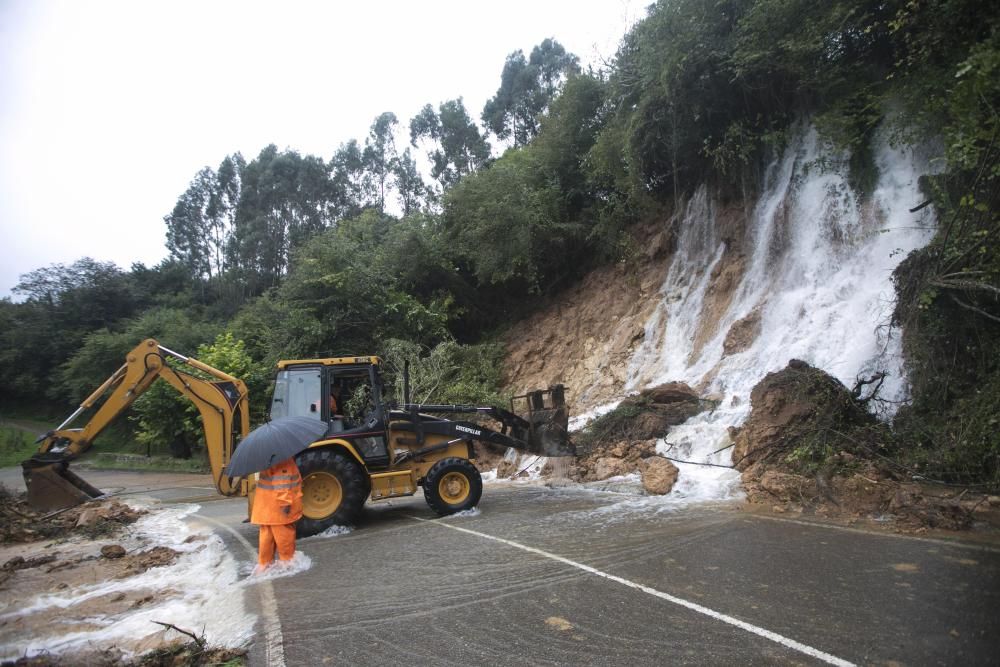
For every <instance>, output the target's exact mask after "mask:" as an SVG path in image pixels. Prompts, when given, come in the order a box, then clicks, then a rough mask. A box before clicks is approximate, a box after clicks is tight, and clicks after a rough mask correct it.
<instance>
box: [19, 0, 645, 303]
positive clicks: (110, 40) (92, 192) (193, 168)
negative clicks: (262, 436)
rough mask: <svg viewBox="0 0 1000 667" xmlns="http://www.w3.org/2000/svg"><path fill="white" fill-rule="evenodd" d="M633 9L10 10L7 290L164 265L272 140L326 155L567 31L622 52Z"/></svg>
mask: <svg viewBox="0 0 1000 667" xmlns="http://www.w3.org/2000/svg"><path fill="white" fill-rule="evenodd" d="M645 4H646V3H645V2H634V1H631V0H603V1H597V0H586V1H585V0H533V1H525V0H502V1H500V2H478V1H473V0H466V1H455V2H451V1H431V0H426V1H424V2H419V1H413V2H406V1H403V0H400V1H398V2H396V1H388V0H384V1H375V0H367V1H366V2H359V1H351V2H336V1H335V0H329V1H326V2H296V1H284V2H277V1H275V2H251V1H247V0H239V1H235V0H234V1H218V0H214V1H209V0H199V1H187V0H169V1H167V0H161V1H158V2H152V1H151V2H145V1H141V0H128V1H125V0H121V1H110V0H108V1H89V0H88V1H83V0H70V1H66V2H57V1H47V0H0V297H3V296H7V295H9V294H10V289H11V288H12V287H13V286H14V285H15V284H16V283H17V280H18V276H19V275H21V274H23V273H26V272H28V271H31V270H33V269H36V268H40V267H43V266H48V265H50V264H53V263H56V262H61V263H70V262H72V261H74V260H76V259H79V258H81V257H85V256H89V257H94V258H95V259H99V260H105V261H107V260H110V261H114V262H116V263H117V264H118V265H119V266H121V267H122V268H124V269H128V268H129V266H130V265H131V264H132V262H136V261H138V262H144V263H146V264H147V265H153V264H156V263H157V262H159V261H160V260H161V259H163V258H164V257H165V255H166V251H165V248H164V234H165V226H164V224H163V216H164V215H166V214H167V213H169V212H170V210H171V209H172V208H173V205H174V202H175V201H176V199H177V197H178V196H179V195H180V194H181V193H183V191H184V190H185V189H186V188H187V186H188V183H189V182H190V181H191V179H192V177H193V176H194V175H195V173H196V172H197V171H198V170H199V169H200V168H202V167H204V166H211V167H213V168H214V167H216V166H218V164H219V162H220V161H221V160H222V158H223V157H224V156H225V155H227V154H229V153H233V152H235V151H241V152H242V153H243V155H244V156H245V157H247V159H252V158H253V157H254V156H256V155H257V153H258V152H259V151H260V149H261V148H263V147H264V146H266V145H267V144H270V143H274V144H277V146H278V147H279V148H291V149H294V150H297V151H299V152H301V153H310V154H313V155H318V156H321V157H323V158H324V159H329V158H330V157H331V156H332V154H333V152H334V150H335V149H336V148H337V146H338V145H339V144H340V143H342V142H344V141H347V140H349V139H352V138H356V139H359V140H362V139H363V138H364V137H365V135H366V134H367V132H368V127H369V126H370V125H371V122H372V120H373V119H374V118H375V116H377V115H378V114H379V113H382V112H383V111H392V112H394V113H395V114H396V115H397V116H398V117H399V119H400V121H401V125H405V124H407V123H408V122H409V119H410V118H411V117H413V115H414V114H415V113H416V112H417V111H418V110H419V109H420V108H421V107H422V106H423V105H424V104H427V103H432V104H434V105H437V104H438V103H440V102H442V101H444V100H446V99H452V98H455V97H459V96H462V97H464V98H465V104H466V107H467V108H468V109H469V112H470V114H471V115H472V116H473V117H474V118H476V119H478V117H479V114H480V112H481V110H482V107H483V104H484V103H485V102H486V100H487V99H488V98H490V97H492V96H493V94H494V93H495V92H496V89H497V87H498V86H499V82H500V72H501V69H502V68H503V63H504V59H505V58H506V56H507V54H508V53H510V52H511V51H514V50H516V49H523V50H524V51H525V53H526V54H527V53H529V52H530V50H531V48H532V47H533V46H535V45H536V44H538V43H539V42H541V41H542V40H543V39H545V38H546V37H554V38H555V39H557V40H558V41H559V42H561V43H562V44H563V46H565V47H566V49H567V50H568V51H571V52H573V53H576V54H577V55H578V56H580V58H581V61H582V62H583V63H584V64H588V63H596V64H600V62H601V60H602V59H607V58H610V57H611V56H612V55H613V54H614V51H615V49H616V47H617V45H618V41H619V39H620V38H621V37H622V35H624V33H625V31H626V29H627V28H628V27H629V26H630V25H631V24H632V23H633V22H634V21H635V20H636V19H637V18H639V17H640V15H641V14H642V13H643V12H644V9H643V8H644V6H645Z"/></svg>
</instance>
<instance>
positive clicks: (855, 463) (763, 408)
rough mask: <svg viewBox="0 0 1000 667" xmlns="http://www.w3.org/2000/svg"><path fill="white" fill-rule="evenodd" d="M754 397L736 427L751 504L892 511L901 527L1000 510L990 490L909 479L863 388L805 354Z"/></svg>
mask: <svg viewBox="0 0 1000 667" xmlns="http://www.w3.org/2000/svg"><path fill="white" fill-rule="evenodd" d="M859 386H860V385H859ZM750 403H751V411H750V415H749V417H748V418H747V420H746V422H745V423H744V424H743V426H742V427H740V428H739V429H735V430H734V433H733V434H732V435H733V440H734V450H733V462H734V465H735V467H736V468H737V469H738V470H739V471H740V472H741V473H742V479H743V487H744V489H745V491H746V494H747V501H748V502H749V503H751V504H755V505H760V506H765V507H770V508H771V509H773V510H775V511H778V512H788V511H795V512H806V513H814V514H817V515H821V516H830V517H841V518H843V517H847V518H851V519H862V518H869V519H876V520H878V521H880V522H887V521H891V522H892V523H893V525H895V526H896V527H897V528H900V529H904V530H923V529H926V528H928V527H930V528H944V529H949V530H958V529H965V528H968V527H970V526H971V525H972V524H973V522H974V521H976V520H977V519H980V518H986V513H989V512H994V511H995V509H994V508H995V506H994V504H993V503H992V502H990V501H991V500H992V499H991V498H987V497H985V496H980V495H975V494H974V496H975V497H974V496H973V495H969V494H968V493H965V492H961V491H955V490H949V489H942V488H940V487H937V488H935V487H933V486H931V485H927V484H917V483H915V482H913V481H912V480H911V479H909V476H908V475H906V474H905V471H903V470H902V469H901V468H900V467H899V466H898V465H896V464H894V463H893V460H892V457H891V454H892V452H893V450H894V448H895V446H896V445H895V443H894V441H893V435H892V433H891V432H890V430H889V428H888V426H886V425H885V424H883V423H881V422H879V421H878V420H877V419H876V418H875V417H874V416H873V415H872V414H871V413H870V412H869V411H868V409H867V406H866V401H865V400H864V399H862V398H860V396H859V392H858V391H857V390H854V391H852V390H850V389H848V388H847V387H846V386H844V385H843V384H842V383H841V382H840V381H838V380H837V379H836V378H834V377H832V376H830V375H829V374H827V373H826V372H824V371H822V370H820V369H818V368H814V367H812V366H810V365H809V364H807V363H805V362H804V361H799V360H796V359H793V360H792V361H790V362H789V363H788V366H787V367H786V368H784V369H782V370H780V371H777V372H774V373H769V374H768V375H767V376H766V377H764V379H763V380H761V381H760V383H758V384H757V386H756V387H754V389H753V391H752V392H751V394H750Z"/></svg>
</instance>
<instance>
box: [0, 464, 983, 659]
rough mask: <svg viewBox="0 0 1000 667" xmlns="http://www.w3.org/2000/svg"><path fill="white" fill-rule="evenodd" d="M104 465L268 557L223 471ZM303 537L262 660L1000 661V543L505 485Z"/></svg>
mask: <svg viewBox="0 0 1000 667" xmlns="http://www.w3.org/2000/svg"><path fill="white" fill-rule="evenodd" d="M3 472H4V473H6V471H3ZM6 477H7V475H5V474H0V481H7V480H6ZM86 477H87V479H88V480H89V481H92V482H94V483H95V484H97V485H99V486H104V487H105V488H114V487H118V488H120V489H122V491H123V492H125V493H131V492H139V493H140V494H142V495H152V496H154V497H158V498H160V499H161V500H163V501H164V502H168V503H169V502H197V503H200V504H201V510H200V511H199V513H198V516H196V517H193V518H192V520H195V521H203V522H206V523H208V524H210V525H212V526H213V527H214V528H215V529H216V530H217V531H218V532H219V534H220V535H222V537H223V538H224V539H225V540H226V541H227V543H228V544H230V545H231V547H232V548H233V549H234V550H238V551H240V552H241V553H242V555H241V556H240V558H242V559H244V560H250V559H251V557H252V549H253V545H255V544H256V529H255V527H253V526H251V525H248V524H243V523H241V520H242V518H243V517H245V501H242V500H220V499H219V498H218V497H217V496H215V495H214V492H213V491H212V489H211V487H210V485H209V484H208V480H207V479H206V478H204V477H199V476H192V475H138V474H134V473H98V472H90V473H87V475H86ZM8 483H9V482H8ZM298 546H299V549H300V550H301V551H302V552H304V553H305V554H306V555H308V556H309V557H310V558H311V560H312V566H311V568H310V569H308V570H307V571H304V572H299V573H298V574H295V575H293V576H289V577H284V578H280V579H275V580H273V581H271V582H269V583H268V584H267V585H261V586H260V587H259V592H260V595H259V600H258V599H256V598H253V597H251V598H250V599H251V601H252V602H253V604H255V605H259V608H258V609H257V610H256V611H257V612H258V613H259V614H260V616H261V622H260V626H261V627H260V628H259V634H258V641H257V642H256V643H255V644H254V646H253V648H252V650H251V664H252V665H267V664H281V663H282V662H283V663H284V664H287V665H324V664H350V665H507V664H510V665H514V664H517V665H523V664H529V665H535V664H537V665H664V664H713V665H715V664H740V665H744V664H768V665H770V664H846V663H854V664H884V665H890V664H892V665H896V664H906V665H938V664H943V665H974V664H983V665H986V664H994V665H995V664H998V662H1000V616H998V610H1000V550H997V549H992V548H989V547H983V546H979V545H975V544H970V543H961V542H952V541H945V540H933V539H922V538H912V537H900V536H895V535H891V534H883V533H871V532H863V531H857V530H851V529H844V528H840V527H836V526H824V525H812V524H805V523H800V522H795V521H788V520H778V519H774V518H767V517H760V516H754V515H748V514H745V513H743V512H740V511H738V510H736V509H735V508H734V506H721V507H706V506H699V507H686V508H678V507H673V508H671V507H670V506H667V505H664V504H662V503H659V504H656V503H651V502H648V501H642V500H637V499H634V498H629V497H627V496H622V495H618V494H608V493H595V492H591V491H583V490H580V489H578V488H564V489H549V488H546V487H541V486H526V485H516V486H515V485H487V487H486V489H485V491H484V494H483V500H482V501H481V503H480V506H479V508H478V511H477V513H475V514H474V515H472V516H456V517H449V518H446V519H438V518H437V517H436V515H434V514H433V513H432V512H431V511H430V510H429V509H428V508H427V506H426V505H425V504H424V502H423V500H422V498H420V497H419V496H415V497H413V498H408V499H402V500H394V501H390V502H389V503H386V502H383V503H378V504H373V505H369V506H368V509H367V511H366V514H365V517H364V519H363V522H362V523H361V524H360V525H358V526H357V527H356V528H355V530H354V531H353V532H351V533H349V534H346V535H340V536H337V537H331V538H309V539H306V540H301V541H300V542H299V545H298ZM275 617H276V618H277V619H278V621H279V622H277V623H275V622H274V619H275Z"/></svg>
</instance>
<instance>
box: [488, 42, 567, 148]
mask: <svg viewBox="0 0 1000 667" xmlns="http://www.w3.org/2000/svg"><path fill="white" fill-rule="evenodd" d="M579 69H580V67H579V59H578V58H577V57H576V56H575V55H573V54H571V53H567V52H566V49H565V48H563V46H562V45H561V44H560V43H559V42H557V41H555V40H554V39H546V40H545V41H543V42H542V43H541V44H539V45H538V46H536V47H535V48H534V49H532V51H531V57H530V58H525V56H524V52H523V51H521V50H517V51H514V52H513V53H511V54H510V55H508V56H507V60H506V62H504V67H503V71H502V72H501V74H500V87H499V88H498V89H497V92H496V95H494V96H493V97H492V98H490V100H488V101H487V102H486V105H485V106H484V107H483V113H482V120H483V123H484V124H485V125H486V127H488V128H489V129H490V131H492V132H493V134H495V135H496V136H497V137H499V138H500V139H505V140H511V141H512V142H513V144H514V146H524V145H525V144H527V143H528V142H529V141H530V140H531V139H533V138H534V137H535V136H536V135H537V134H538V123H539V117H540V116H541V115H542V114H543V113H544V112H545V110H546V109H547V108H548V106H549V104H550V103H551V102H552V100H553V99H555V97H556V95H557V93H558V92H559V89H560V87H561V84H562V83H563V82H564V81H565V80H566V78H567V77H568V76H570V75H572V74H575V73H577V72H579Z"/></svg>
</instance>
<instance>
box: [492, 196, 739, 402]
mask: <svg viewBox="0 0 1000 667" xmlns="http://www.w3.org/2000/svg"><path fill="white" fill-rule="evenodd" d="M717 216H718V217H717V224H718V225H719V228H720V231H721V234H722V235H723V236H724V237H725V239H726V240H727V241H730V242H729V243H727V247H728V248H733V250H732V251H727V252H726V253H725V255H724V256H723V258H722V261H720V262H719V263H718V264H717V265H716V266H715V270H714V271H713V275H712V276H711V287H710V289H709V293H708V294H706V299H705V307H704V311H703V316H702V318H701V320H700V324H699V332H698V337H699V339H701V340H705V339H708V338H710V337H711V336H713V335H715V333H716V328H717V326H718V323H719V318H720V316H721V315H722V313H724V312H725V311H726V309H727V307H728V305H729V303H730V301H731V299H732V297H733V293H734V290H735V288H736V286H737V285H739V282H740V278H741V277H742V272H743V267H744V261H743V253H742V250H741V249H740V244H739V243H736V242H732V241H733V240H735V239H739V238H740V237H741V236H742V230H743V226H744V224H745V219H746V216H745V213H744V211H743V210H742V209H740V208H737V207H733V208H729V209H725V210H722V211H719V212H717ZM676 226H677V221H676V218H669V219H667V220H665V221H660V222H652V223H646V224H643V225H638V226H636V227H635V228H634V229H633V230H632V239H633V247H634V248H635V253H634V255H633V256H632V257H631V258H630V259H629V260H628V261H623V262H618V263H616V264H613V265H610V266H603V267H600V268H598V269H595V270H594V271H592V272H591V273H590V274H588V275H587V276H586V277H585V278H584V279H583V280H582V281H580V282H579V283H577V284H576V285H574V286H573V287H570V288H569V289H567V290H565V291H564V292H562V293H561V294H558V295H556V296H554V297H553V298H552V299H551V301H550V302H549V304H548V306H547V307H545V308H543V309H541V310H540V311H539V312H537V313H535V314H534V315H533V316H531V317H529V318H528V319H526V320H525V321H523V322H521V323H519V324H518V325H517V326H515V327H513V328H512V330H511V331H510V332H509V333H508V334H507V335H506V336H505V338H504V343H505V345H506V348H507V359H506V362H505V365H504V382H505V384H506V385H507V386H508V387H509V388H511V389H512V390H514V391H516V392H522V391H526V390H529V389H536V388H543V387H547V386H549V385H551V384H555V383H559V382H561V383H563V384H564V385H566V388H567V400H568V401H569V404H570V410H571V413H572V414H574V415H578V414H581V413H583V412H586V411H588V410H590V409H592V408H594V407H597V406H599V405H601V404H604V403H608V402H610V401H614V400H618V399H619V398H621V397H622V395H623V394H624V393H625V383H626V380H627V374H628V364H629V360H630V359H631V357H632V355H633V353H634V352H635V351H636V349H637V348H638V346H639V345H641V344H642V342H643V340H644V337H645V335H646V331H645V324H646V322H647V321H648V320H649V318H650V315H651V314H652V312H653V310H654V309H655V308H656V306H657V304H658V303H660V302H661V301H662V300H663V299H664V298H669V295H665V294H664V293H663V288H664V285H663V283H664V279H665V278H666V276H667V271H668V269H669V267H670V264H671V261H672V258H673V252H674V249H675V247H676V238H675V234H676Z"/></svg>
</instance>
